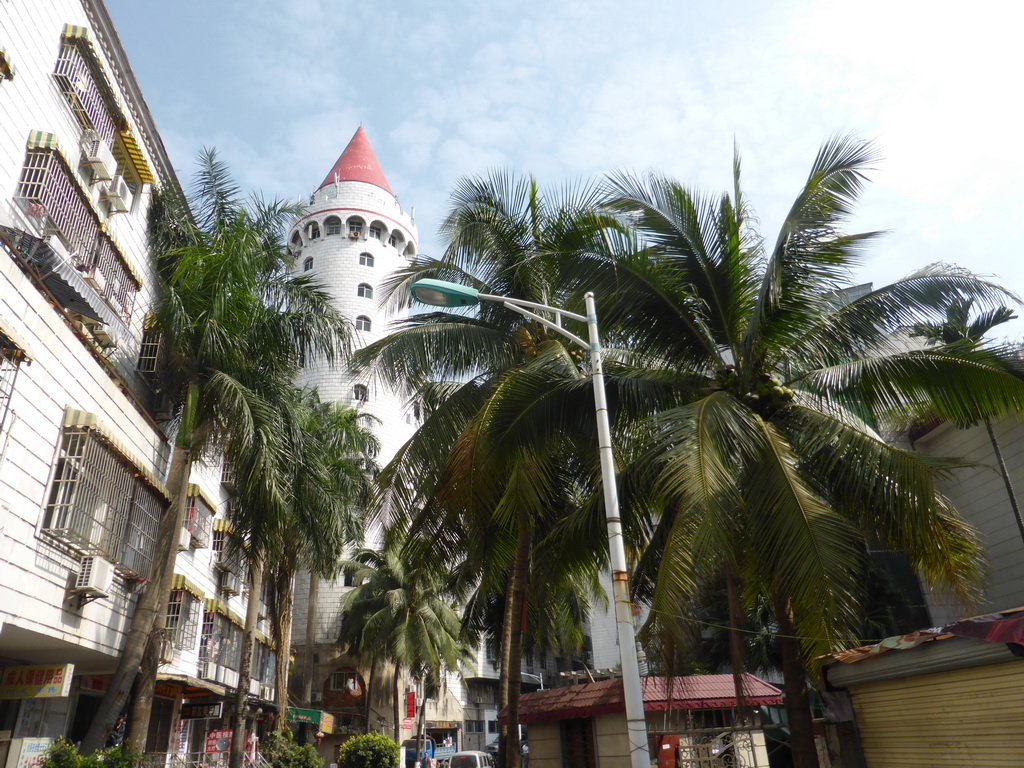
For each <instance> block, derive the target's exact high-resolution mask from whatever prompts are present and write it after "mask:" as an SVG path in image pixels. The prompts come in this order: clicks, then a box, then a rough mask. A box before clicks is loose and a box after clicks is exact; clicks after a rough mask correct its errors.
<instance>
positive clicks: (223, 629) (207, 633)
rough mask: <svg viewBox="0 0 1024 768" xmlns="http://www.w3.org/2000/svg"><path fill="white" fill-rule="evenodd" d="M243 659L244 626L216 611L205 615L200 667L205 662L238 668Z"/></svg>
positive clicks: (200, 649) (200, 648)
mask: <svg viewBox="0 0 1024 768" xmlns="http://www.w3.org/2000/svg"><path fill="white" fill-rule="evenodd" d="M241 661H242V628H241V627H239V626H238V625H237V624H235V623H234V622H232V621H231V620H229V619H228V617H227V616H222V615H221V614H219V613H216V612H214V611H207V612H206V613H205V615H204V616H203V636H202V639H201V640H200V645H199V663H200V668H202V665H203V664H205V663H213V664H218V665H220V666H222V667H227V668H228V669H234V670H237V669H238V667H239V665H240V664H241Z"/></svg>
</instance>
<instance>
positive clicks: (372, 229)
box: [370, 227, 380, 240]
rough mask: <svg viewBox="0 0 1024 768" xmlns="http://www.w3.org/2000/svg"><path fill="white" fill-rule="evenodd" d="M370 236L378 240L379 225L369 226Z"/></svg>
mask: <svg viewBox="0 0 1024 768" xmlns="http://www.w3.org/2000/svg"><path fill="white" fill-rule="evenodd" d="M370 237H372V238H373V239H374V240H380V227H370Z"/></svg>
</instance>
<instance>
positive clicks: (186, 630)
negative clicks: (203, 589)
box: [164, 589, 201, 650]
mask: <svg viewBox="0 0 1024 768" xmlns="http://www.w3.org/2000/svg"><path fill="white" fill-rule="evenodd" d="M200 613H201V611H200V606H199V601H198V600H197V599H196V598H195V597H194V596H193V595H191V594H189V593H188V592H186V591H185V590H184V589H172V590H171V598H170V600H169V601H168V603H167V617H166V619H165V623H164V629H166V630H167V637H168V639H169V640H170V641H171V643H172V644H173V645H174V647H175V648H177V649H179V650H189V649H191V648H193V647H194V646H195V644H196V635H197V634H198V630H199V615H200Z"/></svg>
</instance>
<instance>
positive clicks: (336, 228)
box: [324, 216, 341, 235]
mask: <svg viewBox="0 0 1024 768" xmlns="http://www.w3.org/2000/svg"><path fill="white" fill-rule="evenodd" d="M324 230H325V231H326V233H327V234H328V235H340V234H341V219H339V218H338V217H337V216H330V217H328V218H327V219H326V220H325V221H324Z"/></svg>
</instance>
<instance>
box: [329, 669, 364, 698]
mask: <svg viewBox="0 0 1024 768" xmlns="http://www.w3.org/2000/svg"><path fill="white" fill-rule="evenodd" d="M331 690H332V691H344V692H345V693H355V692H356V691H358V690H359V675H358V674H356V672H355V671H354V670H351V669H339V670H337V671H336V672H334V673H333V674H331Z"/></svg>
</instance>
